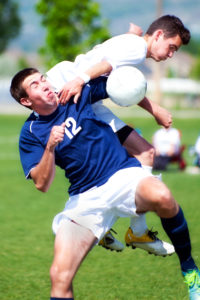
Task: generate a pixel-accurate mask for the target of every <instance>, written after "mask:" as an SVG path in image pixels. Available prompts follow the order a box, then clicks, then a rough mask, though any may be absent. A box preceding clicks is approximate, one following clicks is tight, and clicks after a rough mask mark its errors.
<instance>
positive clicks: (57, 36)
mask: <svg viewBox="0 0 200 300" xmlns="http://www.w3.org/2000/svg"><path fill="white" fill-rule="evenodd" d="M36 10H37V12H38V13H39V14H41V15H42V25H43V26H44V27H45V28H46V45H45V46H44V47H42V48H41V49H40V52H41V53H42V54H43V55H44V57H45V59H46V62H47V66H48V67H52V66H53V65H55V64H56V63H58V62H60V61H62V60H74V58H75V56H76V55H78V54H80V53H83V52H85V51H87V50H89V49H91V48H92V46H94V45H95V44H98V43H101V42H102V41H104V40H105V39H107V38H109V37H110V34H109V31H108V24H107V23H106V21H105V20H102V19H101V16H100V12H99V4H98V3H96V2H94V1H92V0H81V1H80V0H70V1H69V0H68V1H64V0H39V2H38V3H37V5H36Z"/></svg>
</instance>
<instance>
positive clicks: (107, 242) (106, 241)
mask: <svg viewBox="0 0 200 300" xmlns="http://www.w3.org/2000/svg"><path fill="white" fill-rule="evenodd" d="M111 231H112V232H114V233H116V231H114V230H113V229H112V228H111V229H110V230H109V231H108V232H107V233H106V234H105V236H104V237H103V238H102V240H100V242H99V246H102V247H103V248H106V249H108V250H111V251H113V250H114V251H117V252H120V251H122V250H124V245H123V244H122V243H121V242H120V241H118V240H117V239H116V238H115V237H114V236H113V235H112V233H111ZM116 234H117V233H116Z"/></svg>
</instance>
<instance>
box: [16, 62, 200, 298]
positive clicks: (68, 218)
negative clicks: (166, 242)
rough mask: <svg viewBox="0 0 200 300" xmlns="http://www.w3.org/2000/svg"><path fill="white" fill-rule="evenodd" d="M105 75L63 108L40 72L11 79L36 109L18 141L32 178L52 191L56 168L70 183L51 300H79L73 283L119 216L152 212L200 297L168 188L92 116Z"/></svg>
mask: <svg viewBox="0 0 200 300" xmlns="http://www.w3.org/2000/svg"><path fill="white" fill-rule="evenodd" d="M105 84H106V78H100V79H97V80H95V81H92V82H90V83H89V84H87V85H86V86H85V87H84V88H83V91H82V94H81V99H80V101H79V102H78V104H75V103H74V102H73V98H72V99H71V100H70V101H69V102H68V103H67V104H66V106H61V105H60V104H59V103H58V99H57V96H56V94H55V93H54V91H53V89H52V87H51V86H50V84H49V83H48V82H47V81H46V79H45V77H44V76H43V75H42V74H41V73H40V72H38V70H36V69H33V68H28V69H24V70H22V71H20V72H18V73H17V74H16V75H15V76H14V77H13V79H12V83H11V88H10V91H11V94H12V96H13V97H14V98H15V99H16V100H17V101H18V102H19V103H20V104H22V105H23V106H25V107H27V108H29V109H31V110H33V112H32V113H31V115H30V117H29V118H28V119H27V121H26V122H25V124H24V126H23V128H22V130H21V134H20V141H19V148H20V158H21V163H22V166H23V169H24V173H25V176H26V178H31V179H32V180H33V182H34V184H35V186H36V188H37V189H39V190H40V191H43V192H46V191H47V190H48V189H49V187H50V185H51V183H52V181H53V179H54V176H55V165H57V166H59V167H60V168H62V169H63V170H64V171H65V176H66V177H67V178H68V179H69V182H70V188H69V195H70V198H69V200H68V201H67V203H66V206H65V209H64V210H63V211H62V212H61V213H59V214H58V215H56V216H55V218H54V221H53V230H54V232H55V234H56V238H55V252H54V260H53V263H52V266H51V270H50V276H51V282H52V288H51V300H56V299H63V300H69V299H71V300H72V299H73V288H72V282H73V279H74V276H75V274H76V272H77V271H78V269H79V266H80V264H81V263H82V261H83V260H84V258H85V257H86V255H87V254H88V252H89V251H90V250H91V248H92V247H93V245H94V244H95V243H97V242H98V240H100V239H101V238H102V237H103V236H104V235H105V233H106V232H107V230H109V229H110V228H111V227H112V225H113V224H114V223H115V221H116V220H117V219H118V218H119V217H131V216H137V215H138V214H140V213H143V212H147V211H153V212H155V213H156V214H157V215H158V216H159V217H160V219H161V222H162V225H163V228H164V230H165V231H166V233H167V234H168V236H169V238H170V239H171V241H172V244H173V245H174V248H175V250H176V253H177V255H178V258H179V260H180V265H181V271H182V274H183V276H184V278H185V281H186V282H187V283H188V287H189V293H190V299H192V300H197V299H200V287H199V284H200V274H199V270H198V268H197V266H196V264H195V262H194V260H193V258H192V256H191V244H190V237H189V231H188V227H187V222H186V220H185V218H184V215H183V212H182V209H181V208H180V206H179V205H178V203H177V202H176V201H175V200H174V198H173V196H172V194H171V192H170V191H169V189H168V188H167V186H166V185H165V184H164V183H163V182H161V181H160V180H158V179H157V178H155V177H154V176H152V175H150V174H149V172H147V171H145V170H144V169H143V168H142V167H141V164H140V162H139V161H138V160H137V159H136V158H133V157H130V156H129V155H128V153H127V152H126V150H125V149H124V148H123V147H122V146H121V144H120V142H119V140H118V138H117V137H116V136H115V134H114V133H113V131H112V129H111V128H110V126H109V125H107V124H106V123H105V122H103V121H101V120H100V119H99V118H98V117H97V116H96V115H95V114H94V112H93V110H92V107H91V103H92V102H95V101H98V100H99V99H102V98H105V97H106V96H107V95H106V92H105Z"/></svg>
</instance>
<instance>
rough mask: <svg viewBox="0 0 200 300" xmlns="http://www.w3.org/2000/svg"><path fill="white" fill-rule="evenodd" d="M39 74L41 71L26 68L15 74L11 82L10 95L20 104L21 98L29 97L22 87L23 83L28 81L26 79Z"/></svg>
mask: <svg viewBox="0 0 200 300" xmlns="http://www.w3.org/2000/svg"><path fill="white" fill-rule="evenodd" d="M38 72H39V71H38V70H37V69H35V68H26V69H23V70H21V71H19V72H18V73H17V74H15V76H14V77H13V79H12V81H11V85H10V93H11V95H12V97H13V98H14V99H15V100H16V101H17V102H19V103H20V99H21V98H25V97H28V95H27V93H26V91H25V90H24V88H23V87H22V83H23V81H24V80H25V79H26V77H28V76H30V75H32V74H34V73H38ZM20 104H21V103H20Z"/></svg>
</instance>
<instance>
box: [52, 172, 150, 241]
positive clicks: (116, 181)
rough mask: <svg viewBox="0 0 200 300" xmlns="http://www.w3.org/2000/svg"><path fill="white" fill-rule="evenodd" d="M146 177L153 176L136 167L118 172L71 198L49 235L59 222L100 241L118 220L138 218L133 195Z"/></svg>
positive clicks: (55, 220) (55, 230)
mask: <svg viewBox="0 0 200 300" xmlns="http://www.w3.org/2000/svg"><path fill="white" fill-rule="evenodd" d="M148 176H153V175H151V174H150V173H149V172H148V171H146V170H144V169H143V168H140V167H132V168H127V169H122V170H120V171H118V172H116V173H115V174H114V175H113V176H111V177H110V178H109V180H108V181H107V182H106V183H105V184H103V185H101V186H99V187H93V188H91V189H90V190H88V191H86V192H84V193H81V194H78V195H75V196H71V197H70V198H69V200H68V201H67V202H66V205H65V209H64V210H63V211H62V212H61V213H59V214H57V215H56V216H55V218H54V220H53V224H52V229H53V232H54V233H55V234H56V232H57V230H58V229H59V227H60V225H61V224H62V222H63V221H65V220H73V221H74V222H76V223H78V224H80V225H81V226H84V227H86V228H88V229H90V230H91V231H92V232H93V234H94V235H95V236H96V237H97V239H98V240H101V239H102V237H103V236H104V235H105V233H106V232H107V231H108V230H109V229H110V228H111V227H112V226H113V224H114V223H115V222H116V221H117V219H118V218H120V217H133V216H138V214H137V213H136V206H135V191H136V188H137V185H138V183H139V182H140V181H141V180H142V179H143V178H146V177H148Z"/></svg>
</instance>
